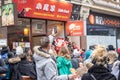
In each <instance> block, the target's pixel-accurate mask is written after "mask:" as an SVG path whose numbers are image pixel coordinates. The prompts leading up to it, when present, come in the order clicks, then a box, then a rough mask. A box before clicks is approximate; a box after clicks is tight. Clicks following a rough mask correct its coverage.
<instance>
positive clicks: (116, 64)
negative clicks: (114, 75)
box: [112, 61, 120, 70]
mask: <svg viewBox="0 0 120 80" xmlns="http://www.w3.org/2000/svg"><path fill="white" fill-rule="evenodd" d="M119 66H120V61H115V62H114V64H113V67H112V70H113V69H115V68H116V67H119Z"/></svg>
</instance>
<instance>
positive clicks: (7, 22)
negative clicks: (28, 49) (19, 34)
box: [2, 3, 17, 26]
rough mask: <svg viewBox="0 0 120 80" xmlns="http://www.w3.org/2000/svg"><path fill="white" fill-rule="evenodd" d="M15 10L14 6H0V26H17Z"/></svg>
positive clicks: (10, 4)
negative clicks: (0, 22) (0, 8)
mask: <svg viewBox="0 0 120 80" xmlns="http://www.w3.org/2000/svg"><path fill="white" fill-rule="evenodd" d="M16 12H17V9H16V6H15V4H12V3H9V4H5V5H3V6H2V26H11V25H15V24H17V13H16Z"/></svg>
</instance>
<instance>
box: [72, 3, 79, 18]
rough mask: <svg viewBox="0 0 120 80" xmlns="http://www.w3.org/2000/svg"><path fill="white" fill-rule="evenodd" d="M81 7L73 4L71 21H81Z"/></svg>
mask: <svg viewBox="0 0 120 80" xmlns="http://www.w3.org/2000/svg"><path fill="white" fill-rule="evenodd" d="M80 7H81V6H80V5H76V4H73V8H72V14H71V20H79V19H80Z"/></svg>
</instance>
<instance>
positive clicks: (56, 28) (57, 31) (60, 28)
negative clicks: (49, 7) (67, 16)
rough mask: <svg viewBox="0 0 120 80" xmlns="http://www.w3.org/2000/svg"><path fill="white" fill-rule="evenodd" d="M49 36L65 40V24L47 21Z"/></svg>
mask: <svg viewBox="0 0 120 80" xmlns="http://www.w3.org/2000/svg"><path fill="white" fill-rule="evenodd" d="M47 34H48V35H53V36H54V37H57V38H58V37H59V38H64V22H58V21H47Z"/></svg>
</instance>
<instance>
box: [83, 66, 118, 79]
mask: <svg viewBox="0 0 120 80" xmlns="http://www.w3.org/2000/svg"><path fill="white" fill-rule="evenodd" d="M94 78H95V79H94ZM82 80H117V79H116V77H115V76H114V75H113V74H111V73H110V71H109V70H108V69H107V68H106V67H104V66H102V65H94V66H92V67H91V68H90V69H89V70H88V73H86V74H84V75H83V77H82Z"/></svg>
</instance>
